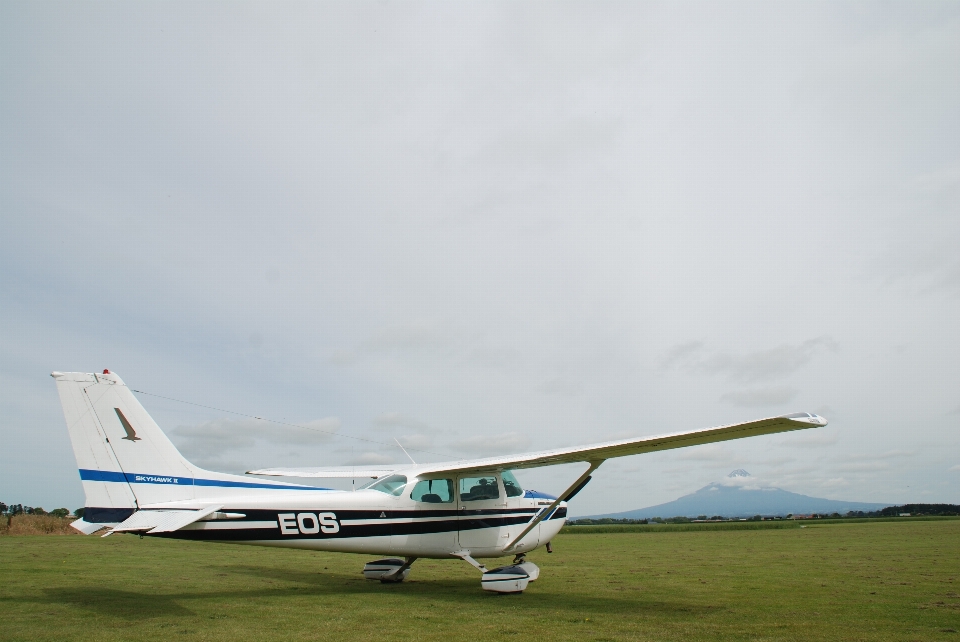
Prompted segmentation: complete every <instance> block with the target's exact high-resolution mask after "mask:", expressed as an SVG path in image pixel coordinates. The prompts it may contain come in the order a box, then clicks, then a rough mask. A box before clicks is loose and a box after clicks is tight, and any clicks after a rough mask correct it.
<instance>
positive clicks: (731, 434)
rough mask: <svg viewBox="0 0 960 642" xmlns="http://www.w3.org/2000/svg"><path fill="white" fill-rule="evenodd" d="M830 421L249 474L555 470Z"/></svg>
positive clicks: (775, 421) (797, 419)
mask: <svg viewBox="0 0 960 642" xmlns="http://www.w3.org/2000/svg"><path fill="white" fill-rule="evenodd" d="M826 425H827V420H826V419H824V418H823V417H820V416H818V415H813V414H810V413H806V412H798V413H795V414H792V415H785V416H783V417H770V418H768V419H758V420H757V421H749V422H747V423H744V424H734V425H732V426H720V427H719V428H704V429H702V430H694V431H691V432H678V433H673V434H669V435H658V436H656V437H641V438H639V439H624V440H622V441H610V442H606V443H600V444H589V445H586V446H572V447H570V448H558V449H555V450H544V451H541V452H535V453H522V454H519V455H505V456H503V457H487V458H485V459H464V460H460V461H448V462H440V463H436V464H421V465H417V466H409V465H404V466H400V465H397V466H393V467H387V466H340V467H336V468H264V469H262V470H251V471H249V472H248V473H247V474H248V475H273V476H280V477H317V478H324V479H332V478H337V477H339V478H348V479H349V478H353V477H357V478H360V477H368V478H379V477H383V476H384V475H389V474H390V473H393V472H396V471H398V470H401V469H402V470H403V471H404V473H405V474H406V473H407V472H409V473H412V474H416V475H421V474H427V473H469V472H474V471H476V472H479V471H491V470H511V469H517V468H537V467H540V466H555V465H557V464H572V463H577V462H591V463H594V462H596V463H598V464H599V462H602V461H604V460H606V459H613V458H614V457H627V456H629V455H640V454H643V453H652V452H656V451H658V450H671V449H673V448H685V447H687V446H699V445H701V444H711V443H714V442H718V441H728V440H730V439H742V438H743V437H759V436H760V435H772V434H774V433H778V432H789V431H791V430H803V429H805V428H819V427H821V426H826Z"/></svg>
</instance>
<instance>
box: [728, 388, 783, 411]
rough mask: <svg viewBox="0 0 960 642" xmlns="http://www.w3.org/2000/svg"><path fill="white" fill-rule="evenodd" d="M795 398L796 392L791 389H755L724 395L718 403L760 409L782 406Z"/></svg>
mask: <svg viewBox="0 0 960 642" xmlns="http://www.w3.org/2000/svg"><path fill="white" fill-rule="evenodd" d="M796 396H797V391H796V390H794V389H793V388H787V387H781V388H756V389H753V390H741V391H738V392H728V393H725V394H723V395H722V396H721V397H720V401H722V402H724V403H729V404H733V405H734V406H743V407H745V408H762V407H764V406H779V405H783V404H785V403H787V402H789V401H792V400H793V399H794V397H796Z"/></svg>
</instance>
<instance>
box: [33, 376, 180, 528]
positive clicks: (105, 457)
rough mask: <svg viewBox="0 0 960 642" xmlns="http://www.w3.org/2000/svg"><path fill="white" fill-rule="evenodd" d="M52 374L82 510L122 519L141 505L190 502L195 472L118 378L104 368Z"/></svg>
mask: <svg viewBox="0 0 960 642" xmlns="http://www.w3.org/2000/svg"><path fill="white" fill-rule="evenodd" d="M52 376H53V378H54V379H55V380H56V382H57V390H58V392H59V393H60V402H61V403H62V405H63V414H64V417H65V418H66V420H67V430H68V431H69V432H70V440H71V442H72V443H73V452H74V454H75V455H76V457H77V465H78V467H79V468H80V479H81V480H82V481H83V490H84V493H86V496H87V501H86V506H87V512H89V511H90V510H91V509H92V510H97V509H101V508H102V509H120V510H115V512H116V513H117V516H122V514H123V513H124V512H127V513H129V512H130V511H129V509H135V508H138V507H139V506H141V505H143V504H152V503H157V502H170V501H182V500H190V499H193V498H194V484H193V478H194V477H195V474H196V472H198V469H197V468H196V467H195V466H193V465H192V464H191V463H190V462H188V461H187V460H186V459H184V458H183V456H182V455H181V454H180V453H179V451H177V448H176V446H174V445H173V444H172V443H171V442H170V440H169V439H167V436H166V435H164V434H163V431H161V430H160V427H159V426H158V425H157V424H156V423H155V422H154V421H153V419H152V418H151V417H150V415H149V414H147V411H146V410H144V408H143V406H142V405H140V402H139V401H137V398H136V397H134V396H133V393H132V392H130V389H129V388H127V386H126V385H124V383H123V381H122V380H121V379H120V377H118V376H117V375H115V374H112V373H110V372H109V371H106V370H105V371H104V373H103V374H102V375H100V374H89V373H83V372H66V373H61V372H54V373H53V375H52ZM136 482H141V483H136ZM124 509H125V511H124ZM87 521H90V520H87ZM110 521H112V520H110Z"/></svg>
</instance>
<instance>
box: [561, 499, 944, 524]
mask: <svg viewBox="0 0 960 642" xmlns="http://www.w3.org/2000/svg"><path fill="white" fill-rule="evenodd" d="M907 514H909V515H910V516H951V515H954V516H956V515H960V505H957V504H903V505H901V506H887V507H886V508H881V509H880V510H874V511H862V510H857V511H853V510H852V511H848V512H847V513H845V514H843V515H841V514H840V513H813V514H812V515H794V514H793V513H787V515H786V517H785V518H786V519H844V518H863V517H899V516H901V515H907ZM742 519H743V518H742V517H724V516H722V515H713V516H711V517H707V516H706V515H699V516H697V517H695V518H694V517H684V516H677V517H667V518H663V517H651V518H648V519H614V518H612V517H601V518H599V519H592V518H589V517H584V518H581V519H575V520H571V521H569V522H568V523H569V524H571V525H573V526H597V525H607V524H688V523H690V522H693V521H704V522H728V521H741V520H742ZM768 519H784V517H782V516H780V515H754V516H753V517H748V518H747V521H762V520H768Z"/></svg>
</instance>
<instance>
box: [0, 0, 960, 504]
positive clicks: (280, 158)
mask: <svg viewBox="0 0 960 642" xmlns="http://www.w3.org/2000/svg"><path fill="white" fill-rule="evenodd" d="M0 150H2V152H0V222H2V226H0V439H2V442H0V443H2V445H0V500H3V501H5V502H7V503H11V502H20V503H24V504H32V505H42V506H43V507H45V508H47V509H48V510H49V509H52V508H54V507H56V506H66V507H68V508H71V509H73V508H76V507H78V506H81V505H82V504H83V493H82V489H81V486H80V481H79V478H78V475H77V470H76V468H77V467H76V463H75V461H74V458H73V453H72V450H71V447H70V443H69V439H68V436H67V432H66V429H65V426H64V421H63V415H62V412H61V410H60V404H59V399H58V397H57V394H56V388H55V385H54V383H53V380H52V379H50V378H49V376H48V375H49V373H50V372H51V371H52V370H60V371H74V370H77V371H87V372H90V371H99V370H102V369H103V368H109V369H111V370H113V371H115V372H117V373H118V374H119V375H120V376H121V377H123V378H124V380H125V381H126V382H127V384H128V385H130V386H131V387H132V388H134V389H137V390H141V391H144V392H147V393H152V394H153V395H160V396H162V397H168V398H172V399H177V400H184V401H189V402H193V403H198V404H204V405H208V406H213V407H216V408H221V409H225V410H230V411H234V412H237V413H242V414H250V415H258V416H262V417H270V418H274V419H277V420H279V421H284V422H288V423H292V424H302V425H304V426H307V428H305V429H298V428H292V427H284V426H279V425H277V424H267V423H264V422H259V421H256V420H253V419H245V418H244V417H242V416H239V415H230V414H227V413H225V412H220V411H214V410H209V409H204V408H199V407H197V406H190V405H186V404H183V403H179V402H177V401H170V400H167V399H162V398H159V397H154V396H147V395H143V394H141V395H139V397H140V399H141V401H142V403H143V404H144V406H145V407H146V408H147V410H148V411H150V412H151V413H152V414H153V416H154V418H155V419H156V420H157V421H158V423H159V424H160V425H161V427H163V428H164V429H165V430H166V431H167V433H168V434H169V435H170V437H171V439H172V440H173V441H174V442H175V443H176V444H177V446H178V447H180V448H181V450H182V451H183V453H184V454H185V455H186V456H187V457H188V458H190V459H191V460H192V461H194V462H195V463H197V464H199V465H202V466H205V467H209V468H211V469H214V470H222V471H227V472H242V471H244V470H247V469H249V468H250V467H264V466H284V465H286V466H309V465H335V464H347V463H381V462H403V461H405V460H406V458H405V457H404V455H403V453H402V452H400V450H399V449H398V448H397V447H395V446H390V445H381V444H390V443H392V442H393V440H394V439H395V438H397V439H399V440H400V441H401V442H402V443H404V445H405V446H408V448H409V449H410V453H411V455H412V456H413V457H414V458H416V459H417V460H418V461H439V460H442V459H445V458H450V457H457V458H460V457H470V456H480V455H491V454H499V453H510V452H521V451H526V450H539V449H543V448H549V447H559V446H564V445H573V444H584V443H590V442H595V441H601V440H607V439H614V438H623V437H628V436H642V435H654V434H658V433H664V432H672V431H678V430H689V429H696V428H703V427H707V426H714V425H721V424H725V423H732V422H737V421H744V420H750V419H754V418H758V417H764V416H772V415H779V414H784V413H788V412H794V411H810V412H817V413H819V414H822V415H824V416H826V417H827V418H828V419H829V420H830V425H829V427H827V428H824V429H819V430H815V431H808V432H805V433H800V434H795V435H790V436H770V437H763V438H757V439H754V440H745V441H735V442H728V443H725V444H722V445H709V446H701V447H697V448H691V449H686V450H678V451H672V452H670V453H659V454H653V455H645V456H638V457H633V458H627V459H621V460H616V461H611V462H608V463H607V464H605V465H604V467H603V468H601V469H600V471H599V472H598V473H597V474H596V475H595V479H594V481H593V482H592V483H591V485H590V486H588V487H587V488H586V489H585V490H584V491H583V493H581V494H580V495H579V496H578V497H577V499H576V501H575V502H574V504H573V507H572V511H571V512H572V514H574V515H584V514H595V513H598V512H606V511H623V510H628V509H633V508H639V507H642V506H648V505H652V504H657V503H660V502H664V501H669V500H671V499H674V498H676V497H678V496H680V495H683V494H686V493H689V492H693V491H695V490H696V489H698V488H700V487H702V486H704V485H706V484H708V483H709V482H711V481H715V480H718V479H721V478H723V477H724V476H725V475H726V474H727V473H729V472H730V471H731V470H733V469H735V468H744V469H746V470H748V471H749V472H751V473H752V474H754V475H755V476H758V477H760V478H762V479H763V480H765V481H766V482H769V483H770V484H772V485H776V486H780V487H782V488H784V489H787V490H791V491H794V492H800V493H804V494H809V495H816V496H820V497H828V498H833V499H848V500H859V501H876V502H918V501H924V502H954V503H960V430H958V428H960V365H958V363H960V333H958V328H960V250H958V248H960V5H957V4H956V3H941V2H900V3H869V2H851V3H839V2H829V3H812V2H798V3H788V2H778V3H768V2H756V3H745V2H741V3H736V2H733V3H695V2H691V3H682V4H677V3H670V2H667V3H653V2H647V3H633V2H624V3H604V2H582V3H578V2H566V3H545V2H527V3H517V2H506V3H495V2H476V3H468V2H457V3H445V2H444V3H410V2H403V3H400V2H396V3H391V2H377V3H374V2H342V3H335V2H326V3H313V2H304V3H289V2H287V3H284V2H270V3H266V2H264V3H258V4H254V3H212V2H189V3H187V2H181V3H175V2H164V3H151V2H140V3H126V2H124V3H110V2H96V3H93V2H87V3H77V2H73V3H56V2H44V3H36V2H12V1H11V2H4V3H2V4H0ZM321 431H325V432H321ZM331 432H332V433H337V434H338V435H340V436H331V435H330V434H329V433H331ZM357 438H361V439H357ZM364 440H366V441H364ZM574 468H576V467H564V468H557V469H544V470H539V471H522V472H521V473H520V474H519V475H518V476H519V477H520V480H521V482H522V483H523V484H524V485H526V486H527V487H534V488H537V489H539V490H543V491H547V492H558V491H560V490H562V489H563V488H564V487H565V486H566V484H567V483H569V482H570V481H571V480H572V479H573V478H574V477H575V476H576V475H577V474H578V473H579V469H577V470H574Z"/></svg>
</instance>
